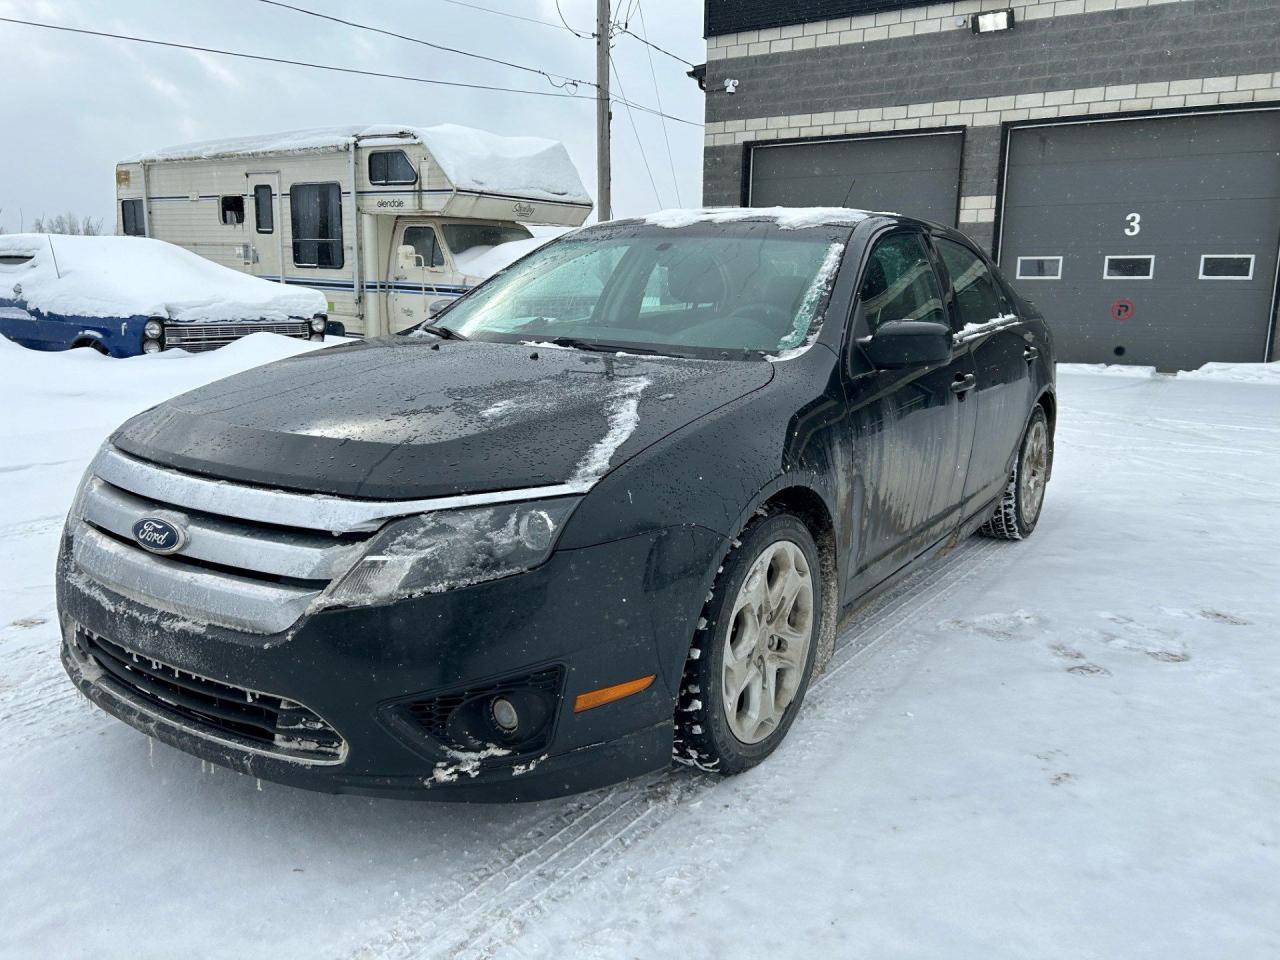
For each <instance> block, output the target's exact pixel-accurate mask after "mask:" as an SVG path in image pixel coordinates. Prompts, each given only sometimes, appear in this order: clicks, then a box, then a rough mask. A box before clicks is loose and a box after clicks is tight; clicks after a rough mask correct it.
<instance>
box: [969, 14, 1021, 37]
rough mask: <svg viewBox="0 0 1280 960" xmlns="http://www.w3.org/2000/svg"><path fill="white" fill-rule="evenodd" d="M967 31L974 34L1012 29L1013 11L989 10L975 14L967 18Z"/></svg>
mask: <svg viewBox="0 0 1280 960" xmlns="http://www.w3.org/2000/svg"><path fill="white" fill-rule="evenodd" d="M969 29H971V30H972V31H973V32H974V33H994V32H995V31H997V30H1012V29H1013V10H1012V9H1009V10H989V11H987V12H986V13H975V14H974V15H973V16H972V17H970V18H969Z"/></svg>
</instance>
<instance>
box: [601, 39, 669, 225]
mask: <svg viewBox="0 0 1280 960" xmlns="http://www.w3.org/2000/svg"><path fill="white" fill-rule="evenodd" d="M609 69H610V70H612V71H613V79H614V82H615V83H617V85H618V92H619V93H621V94H622V95H623V96H624V97H625V96H626V95H627V92H626V91H625V90H623V89H622V77H620V76H619V75H618V65H617V63H615V62H614V60H613V58H612V57H610V58H609ZM627 116H628V117H630V118H631V132H632V133H634V134H635V137H636V146H638V147H639V148H640V159H641V160H642V161H644V172H645V173H647V174H648V175H649V185H650V186H651V187H653V199H654V200H656V201H657V202H658V208H659V209H661V208H662V205H663V204H662V197H661V196H660V195H659V194H658V181H657V180H655V179H654V178H653V169H652V168H651V167H650V166H649V157H648V155H647V154H645V152H644V141H643V140H641V139H640V128H639V127H637V126H636V115H635V114H634V113H632V112H631V108H630V107H627Z"/></svg>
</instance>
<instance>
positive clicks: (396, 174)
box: [369, 150, 418, 184]
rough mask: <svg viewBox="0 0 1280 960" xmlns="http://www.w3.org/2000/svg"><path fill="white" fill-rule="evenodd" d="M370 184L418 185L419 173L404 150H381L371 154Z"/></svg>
mask: <svg viewBox="0 0 1280 960" xmlns="http://www.w3.org/2000/svg"><path fill="white" fill-rule="evenodd" d="M369 182H370V183H377V184H390V183H417V182H418V173H417V171H416V170H414V169H413V164H412V163H410V162H409V158H408V157H407V156H405V152H404V151H403V150H379V151H377V152H376V153H371V154H369Z"/></svg>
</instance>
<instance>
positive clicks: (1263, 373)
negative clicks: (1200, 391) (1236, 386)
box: [1178, 361, 1280, 386]
mask: <svg viewBox="0 0 1280 960" xmlns="http://www.w3.org/2000/svg"><path fill="white" fill-rule="evenodd" d="M1178 378H1179V379H1187V380H1222V381H1227V382H1230V383H1272V384H1275V385H1276V386H1280V361H1274V362H1272V363H1206V364H1205V365H1204V366H1202V367H1201V368H1200V369H1199V370H1183V371H1181V372H1179V374H1178Z"/></svg>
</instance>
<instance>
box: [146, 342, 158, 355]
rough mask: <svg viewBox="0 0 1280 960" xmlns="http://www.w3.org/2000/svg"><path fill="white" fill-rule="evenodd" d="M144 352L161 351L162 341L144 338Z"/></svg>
mask: <svg viewBox="0 0 1280 960" xmlns="http://www.w3.org/2000/svg"><path fill="white" fill-rule="evenodd" d="M142 352H143V353H159V352H160V341H159V340H143V341H142Z"/></svg>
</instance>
